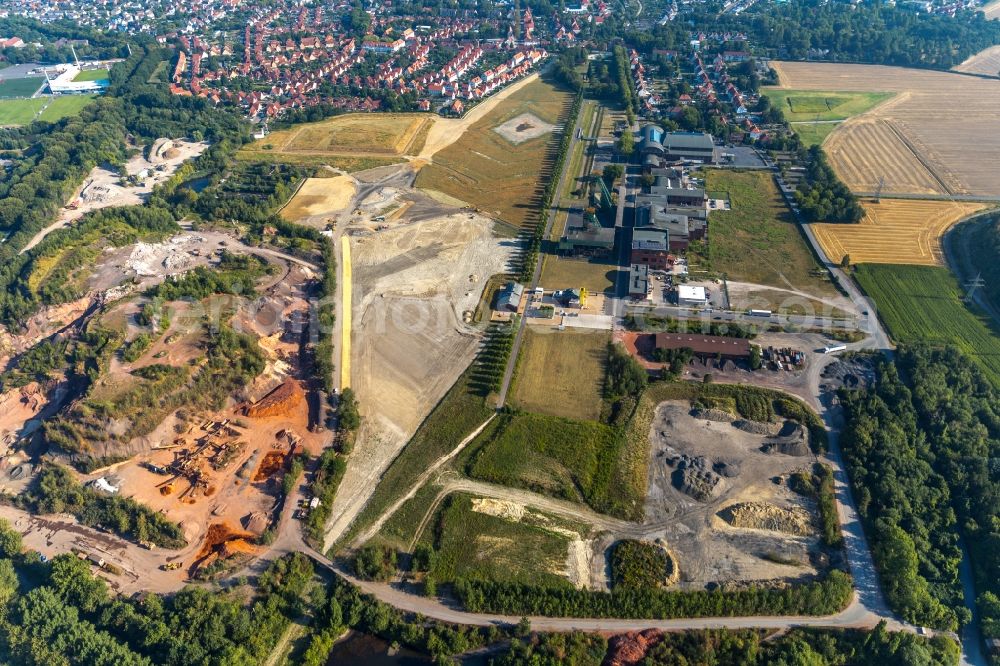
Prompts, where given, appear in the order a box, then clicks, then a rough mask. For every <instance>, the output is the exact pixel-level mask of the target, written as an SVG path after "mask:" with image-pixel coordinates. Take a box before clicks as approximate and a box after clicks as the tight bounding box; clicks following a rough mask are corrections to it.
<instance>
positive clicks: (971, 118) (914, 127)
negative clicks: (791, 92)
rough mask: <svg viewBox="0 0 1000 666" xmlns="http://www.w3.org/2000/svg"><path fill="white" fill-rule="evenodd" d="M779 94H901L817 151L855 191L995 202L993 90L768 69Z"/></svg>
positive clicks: (816, 68) (952, 79)
mask: <svg viewBox="0 0 1000 666" xmlns="http://www.w3.org/2000/svg"><path fill="white" fill-rule="evenodd" d="M771 65H772V66H773V67H774V69H775V70H776V71H777V72H778V75H779V78H780V81H781V87H782V88H790V89H795V90H854V91H871V92H880V91H884V92H895V93H900V94H898V95H896V97H894V98H893V99H891V100H889V101H888V102H886V103H884V104H882V105H880V106H878V107H876V108H875V109H873V110H871V111H869V112H867V113H865V114H862V115H860V116H857V117H855V118H852V119H851V120H848V121H846V122H844V123H842V124H841V125H840V126H839V127H838V128H837V129H836V130H834V131H833V133H832V134H831V135H830V136H829V138H827V140H826V143H824V148H825V149H826V151H827V153H828V154H829V156H830V162H831V164H832V165H833V167H834V169H835V170H836V171H837V174H838V175H839V176H840V177H841V179H843V180H844V182H845V183H847V185H848V186H849V187H850V188H851V189H852V190H854V191H856V192H871V191H873V190H874V189H875V183H877V182H878V180H879V179H880V178H883V177H884V178H885V187H884V190H883V191H884V192H889V193H908V194H928V193H934V194H970V195H978V196H1000V159H998V158H1000V114H997V113H996V109H997V108H998V106H1000V85H997V82H996V81H991V80H988V79H981V78H977V77H970V76H966V75H963V74H957V73H954V72H935V71H930V70H921V69H907V68H903V67H885V66H882V65H843V64H836V63H805V62H772V63H771Z"/></svg>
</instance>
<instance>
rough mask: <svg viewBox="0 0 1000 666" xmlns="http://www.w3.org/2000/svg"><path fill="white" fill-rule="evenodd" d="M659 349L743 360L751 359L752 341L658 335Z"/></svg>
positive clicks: (657, 346) (703, 336) (706, 336)
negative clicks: (686, 350) (688, 350)
mask: <svg viewBox="0 0 1000 666" xmlns="http://www.w3.org/2000/svg"><path fill="white" fill-rule="evenodd" d="M655 340H656V342H655V344H656V348H657V349H690V350H691V351H692V352H694V355H695V356H699V357H701V358H723V359H732V360H742V359H748V358H750V341H749V340H747V339H745V338H730V337H725V336H721V335H697V334H694V333H657V334H656V338H655Z"/></svg>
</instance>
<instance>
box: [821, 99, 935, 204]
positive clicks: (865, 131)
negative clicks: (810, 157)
mask: <svg viewBox="0 0 1000 666" xmlns="http://www.w3.org/2000/svg"><path fill="white" fill-rule="evenodd" d="M823 147H824V148H825V149H826V152H827V155H829V156H830V159H831V161H832V162H833V165H834V168H836V169H837V174H838V175H839V176H840V177H841V179H843V181H844V183H846V184H847V186H848V187H850V188H851V189H852V190H854V191H855V192H870V191H873V190H875V189H876V188H877V187H878V185H877V181H878V179H879V178H885V191H886V192H897V191H899V192H908V193H912V194H945V193H947V191H948V190H947V189H946V187H947V186H946V183H945V181H944V178H943V177H942V176H940V175H938V174H936V173H934V172H932V171H931V170H930V169H928V168H927V167H926V166H924V164H923V163H922V162H921V161H920V158H919V157H918V156H917V154H916V153H915V152H914V151H913V150H912V149H911V148H910V147H909V146H908V145H907V144H906V142H905V141H904V140H903V134H902V132H901V131H900V129H899V128H898V127H897V126H896V125H894V124H893V122H892V121H891V120H887V119H885V118H878V117H872V116H868V117H864V118H858V119H857V120H855V121H853V122H852V123H850V125H848V126H847V127H843V126H842V129H841V131H839V132H838V131H836V130H834V131H833V133H831V134H830V136H829V137H827V140H826V142H825V143H824V144H823Z"/></svg>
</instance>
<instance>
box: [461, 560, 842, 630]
mask: <svg viewBox="0 0 1000 666" xmlns="http://www.w3.org/2000/svg"><path fill="white" fill-rule="evenodd" d="M454 590H455V594H456V596H457V597H458V599H459V601H461V602H462V606H463V607H464V608H465V609H466V610H469V611H471V612H473V613H503V614H507V615H544V616H547V617H595V618H622V617H628V618H648V619H667V618H677V617H684V618H696V617H722V616H734V617H735V616H749V615H830V614H833V613H837V612H839V611H841V610H843V608H844V607H845V606H847V604H848V603H849V602H850V600H851V596H852V595H853V593H854V587H853V584H852V583H851V577H850V576H849V575H847V574H846V573H844V572H842V571H839V570H836V569H835V570H833V571H831V572H829V573H828V574H827V575H826V576H825V577H824V578H822V579H820V580H817V581H814V582H810V583H804V584H801V585H793V586H791V587H787V588H784V589H774V588H756V587H752V588H749V589H745V590H735V591H722V590H713V591H706V590H700V591H683V592H677V591H667V590H659V589H655V588H648V587H642V588H634V587H622V586H619V587H616V588H615V589H613V590H612V591H611V592H595V591H592V590H577V589H574V588H572V587H562V586H560V587H545V586H540V585H527V584H521V583H508V582H500V581H487V580H478V579H476V580H459V581H456V582H455V585H454Z"/></svg>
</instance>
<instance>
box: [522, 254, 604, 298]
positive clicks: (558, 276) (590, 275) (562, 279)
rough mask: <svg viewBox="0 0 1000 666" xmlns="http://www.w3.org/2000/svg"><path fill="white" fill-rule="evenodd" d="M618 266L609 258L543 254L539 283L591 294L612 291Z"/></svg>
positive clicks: (547, 286) (548, 287) (548, 286)
mask: <svg viewBox="0 0 1000 666" xmlns="http://www.w3.org/2000/svg"><path fill="white" fill-rule="evenodd" d="M617 272H618V266H617V265H616V264H615V263H614V262H613V261H610V260H602V259H577V258H575V257H560V256H558V255H555V254H549V255H546V256H545V263H544V264H543V265H542V276H541V278H540V284H541V285H542V286H543V287H545V288H546V289H579V288H580V287H584V288H585V289H586V290H587V291H588V292H590V293H591V294H603V293H606V292H608V293H610V292H612V291H613V289H614V286H615V283H614V280H615V276H616V274H617Z"/></svg>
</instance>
